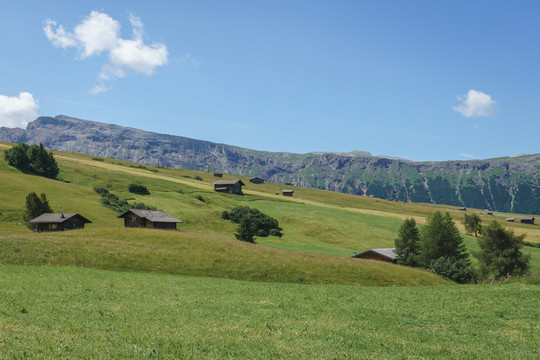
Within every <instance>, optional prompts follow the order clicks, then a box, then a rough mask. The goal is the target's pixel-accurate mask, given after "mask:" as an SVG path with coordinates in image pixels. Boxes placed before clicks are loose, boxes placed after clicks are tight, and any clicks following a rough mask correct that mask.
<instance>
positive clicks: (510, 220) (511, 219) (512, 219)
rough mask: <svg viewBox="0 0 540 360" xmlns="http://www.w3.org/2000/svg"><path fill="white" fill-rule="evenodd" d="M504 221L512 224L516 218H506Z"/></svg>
mask: <svg viewBox="0 0 540 360" xmlns="http://www.w3.org/2000/svg"><path fill="white" fill-rule="evenodd" d="M506 221H508V222H514V221H516V218H506Z"/></svg>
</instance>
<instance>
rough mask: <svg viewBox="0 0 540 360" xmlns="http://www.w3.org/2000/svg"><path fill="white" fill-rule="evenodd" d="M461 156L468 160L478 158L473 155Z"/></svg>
mask: <svg viewBox="0 0 540 360" xmlns="http://www.w3.org/2000/svg"><path fill="white" fill-rule="evenodd" d="M460 155H461V156H463V157H465V158H468V159H476V156H474V155H471V154H460Z"/></svg>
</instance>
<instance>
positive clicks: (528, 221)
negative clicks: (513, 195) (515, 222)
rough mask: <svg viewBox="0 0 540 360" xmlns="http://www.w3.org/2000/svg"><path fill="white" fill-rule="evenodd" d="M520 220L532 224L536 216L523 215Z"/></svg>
mask: <svg viewBox="0 0 540 360" xmlns="http://www.w3.org/2000/svg"><path fill="white" fill-rule="evenodd" d="M519 222H520V223H522V224H531V225H534V218H533V217H522V218H520V219H519Z"/></svg>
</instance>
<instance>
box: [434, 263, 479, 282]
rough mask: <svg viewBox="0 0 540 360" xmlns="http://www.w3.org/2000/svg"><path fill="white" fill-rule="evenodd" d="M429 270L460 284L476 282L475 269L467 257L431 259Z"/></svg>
mask: <svg viewBox="0 0 540 360" xmlns="http://www.w3.org/2000/svg"><path fill="white" fill-rule="evenodd" d="M429 270H431V271H433V272H434V273H435V274H437V275H441V276H444V277H446V278H448V279H450V280H453V281H455V282H457V283H460V284H465V283H472V282H476V280H477V279H478V276H477V273H476V270H475V269H474V268H473V267H472V265H471V263H470V262H469V261H468V260H467V259H457V258H451V257H450V258H449V257H440V258H438V259H437V260H434V261H432V263H431V265H430V267H429Z"/></svg>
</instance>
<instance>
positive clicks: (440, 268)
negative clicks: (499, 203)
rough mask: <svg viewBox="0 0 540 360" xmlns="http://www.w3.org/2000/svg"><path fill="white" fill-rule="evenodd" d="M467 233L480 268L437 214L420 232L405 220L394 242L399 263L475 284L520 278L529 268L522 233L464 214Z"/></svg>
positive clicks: (451, 225)
mask: <svg viewBox="0 0 540 360" xmlns="http://www.w3.org/2000/svg"><path fill="white" fill-rule="evenodd" d="M464 225H465V229H466V231H467V232H468V233H470V234H474V235H475V236H476V237H477V241H478V246H479V247H480V251H478V252H473V256H474V257H476V258H477V259H478V264H479V268H478V269H476V268H474V267H473V266H472V264H471V262H470V260H469V254H468V253H467V251H466V249H465V244H464V243H463V238H462V236H461V234H460V233H459V230H458V228H457V226H456V224H455V222H454V220H453V219H452V217H451V216H450V214H449V213H448V212H446V213H444V214H443V213H441V212H440V211H436V212H435V213H433V214H432V215H431V216H429V217H428V218H427V221H426V225H425V226H424V227H423V228H422V229H421V230H419V229H418V227H417V226H416V222H415V220H414V219H412V218H411V219H407V220H405V222H404V223H403V225H402V226H401V228H400V229H399V233H398V237H397V238H396V240H395V247H396V250H395V251H396V254H397V255H398V263H400V264H403V265H409V266H417V267H423V268H427V269H429V270H431V271H433V272H435V273H436V274H439V275H442V276H445V277H447V278H449V279H451V280H454V281H456V282H458V283H470V282H476V281H477V280H478V279H485V278H487V277H491V276H493V277H503V276H509V275H521V274H524V273H526V272H527V271H528V269H529V259H530V255H524V254H523V253H522V252H521V250H520V249H521V247H522V246H523V245H524V241H523V240H524V238H525V234H523V235H516V234H514V232H513V231H512V230H509V229H506V228H504V227H503V226H502V225H501V224H499V223H498V222H496V221H492V222H491V223H489V224H488V225H486V226H483V224H482V221H481V219H480V217H479V216H478V215H476V214H472V215H466V216H465V221H464Z"/></svg>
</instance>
